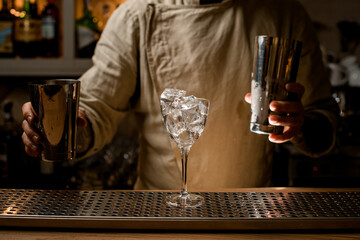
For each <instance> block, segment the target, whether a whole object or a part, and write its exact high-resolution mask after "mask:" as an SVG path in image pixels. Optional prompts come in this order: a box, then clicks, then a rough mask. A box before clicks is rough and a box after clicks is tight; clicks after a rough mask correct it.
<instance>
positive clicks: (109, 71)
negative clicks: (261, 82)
mask: <svg viewBox="0 0 360 240" xmlns="http://www.w3.org/2000/svg"><path fill="white" fill-rule="evenodd" d="M256 35H270V36H276V37H283V38H287V39H294V40H298V41H302V42H303V51H302V56H301V60H300V67H299V73H298V77H297V83H291V84H287V85H286V86H285V87H286V90H287V91H288V92H292V93H294V94H295V95H296V96H297V98H296V100H295V101H292V102H288V101H273V102H272V103H271V109H272V110H276V111H278V112H282V113H285V114H282V115H281V116H275V115H271V116H270V117H269V120H270V123H272V124H274V125H279V126H284V127H285V128H284V132H283V133H282V134H279V135H273V134H271V135H269V136H267V135H258V134H254V133H252V132H250V130H249V122H250V106H249V104H248V103H247V102H249V101H250V94H249V93H248V92H249V91H250V82H251V80H250V79H251V77H250V76H251V69H252V56H253V49H254V39H255V36H256ZM92 60H93V66H92V67H91V68H90V69H89V70H88V71H87V72H85V73H84V74H83V75H82V76H81V78H80V80H81V98H80V114H79V126H82V128H80V131H79V132H80V134H79V145H80V146H81V147H80V148H81V149H79V151H81V152H82V156H83V157H87V156H90V155H92V154H94V153H95V152H97V151H99V150H100V149H101V148H102V147H103V146H104V145H106V144H107V143H109V142H110V141H111V140H112V138H113V137H114V134H115V133H116V130H117V128H118V126H119V123H120V122H121V121H122V119H124V118H125V116H126V115H127V114H129V113H130V112H131V113H133V114H134V116H135V119H136V126H137V128H138V130H139V143H140V155H139V162H138V179H137V181H136V184H135V189H161V190H165V189H178V188H179V186H180V185H181V177H180V176H181V163H180V158H179V157H178V155H179V150H178V148H177V146H176V145H175V143H173V142H172V141H171V140H170V138H169V135H168V133H167V132H166V130H165V127H164V125H163V122H162V119H161V113H160V94H161V93H162V91H163V90H164V89H165V88H176V89H182V90H186V91H187V93H188V94H192V95H195V96H198V97H202V98H206V99H209V100H210V112H209V116H208V121H207V123H206V127H205V129H204V132H203V133H202V135H201V137H200V138H199V139H198V140H197V142H196V143H195V144H194V145H193V146H192V148H191V151H190V158H189V160H190V162H189V167H188V186H189V188H190V189H191V188H193V189H194V188H195V189H201V190H206V189H208V190H209V189H222V188H242V187H261V186H269V185H270V184H271V182H270V179H271V164H272V156H273V155H272V152H273V149H274V144H278V143H284V142H288V141H291V142H292V143H293V144H294V145H295V146H296V147H297V148H298V149H299V150H300V151H302V152H303V153H304V154H307V155H308V156H311V157H318V156H321V155H323V154H326V153H328V152H329V151H330V150H331V149H332V147H333V146H334V143H335V132H336V131H335V129H336V118H337V117H336V116H337V112H336V111H337V105H336V104H335V103H334V101H333V99H332V97H331V93H330V84H329V81H328V78H327V75H326V72H325V69H324V66H323V63H322V60H321V52H320V48H319V42H318V39H317V37H316V33H315V30H314V28H313V25H312V22H311V21H310V19H309V17H308V15H307V13H306V12H305V10H304V8H303V7H302V6H301V5H300V4H299V3H298V2H297V1H293V0H271V1H270V0H265V1H264V0H251V1H243V0H240V1H238V0H223V1H221V0H217V1H216V0H215V1H214V0H208V1H207V0H183V1H177V0H165V1H162V0H147V1H144V0H128V1H126V2H125V3H124V4H122V5H120V6H119V7H118V8H117V9H116V10H115V12H114V13H113V14H112V16H111V18H110V19H109V21H108V23H107V25H106V28H105V30H104V31H103V33H102V35H101V38H100V40H99V42H98V44H97V47H96V50H95V53H94V56H93V58H92ZM23 116H24V121H23V125H22V126H23V130H24V134H23V142H24V144H25V148H26V152H27V153H28V154H29V155H31V156H38V155H39V153H40V148H39V143H40V141H41V139H40V135H39V134H37V130H36V128H35V127H34V120H35V116H34V115H33V113H32V111H31V104H30V103H26V104H24V106H23Z"/></svg>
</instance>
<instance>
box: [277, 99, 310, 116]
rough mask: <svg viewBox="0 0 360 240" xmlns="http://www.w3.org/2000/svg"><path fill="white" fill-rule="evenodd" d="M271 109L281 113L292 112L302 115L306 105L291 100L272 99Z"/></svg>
mask: <svg viewBox="0 0 360 240" xmlns="http://www.w3.org/2000/svg"><path fill="white" fill-rule="evenodd" d="M270 110H271V111H273V112H280V113H292V114H298V115H301V114H303V113H304V107H303V106H302V104H301V102H291V101H271V103H270Z"/></svg>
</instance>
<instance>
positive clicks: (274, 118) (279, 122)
mask: <svg viewBox="0 0 360 240" xmlns="http://www.w3.org/2000/svg"><path fill="white" fill-rule="evenodd" d="M269 123H270V124H271V125H274V126H302V125H303V123H304V117H303V116H302V115H289V116H281V115H276V114H270V115H269Z"/></svg>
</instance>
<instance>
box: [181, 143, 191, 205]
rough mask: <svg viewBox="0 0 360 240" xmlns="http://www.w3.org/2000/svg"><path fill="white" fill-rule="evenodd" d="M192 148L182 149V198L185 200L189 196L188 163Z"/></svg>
mask: <svg viewBox="0 0 360 240" xmlns="http://www.w3.org/2000/svg"><path fill="white" fill-rule="evenodd" d="M190 147H191V146H185V147H180V153H181V164H182V168H181V179H182V186H181V197H182V198H185V197H187V195H188V192H187V162H188V155H189V151H190Z"/></svg>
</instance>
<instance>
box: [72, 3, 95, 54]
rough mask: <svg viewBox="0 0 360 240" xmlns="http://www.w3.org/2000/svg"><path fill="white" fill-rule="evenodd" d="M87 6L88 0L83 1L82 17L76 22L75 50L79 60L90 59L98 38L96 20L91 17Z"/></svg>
mask: <svg viewBox="0 0 360 240" xmlns="http://www.w3.org/2000/svg"><path fill="white" fill-rule="evenodd" d="M89 4H90V0H84V13H83V16H82V18H80V19H78V20H76V50H77V57H79V58H90V57H92V55H93V54H94V50H95V46H96V43H97V41H98V39H99V37H100V31H99V27H98V20H97V19H96V18H94V17H93V15H92V12H91V10H90V9H89Z"/></svg>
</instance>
